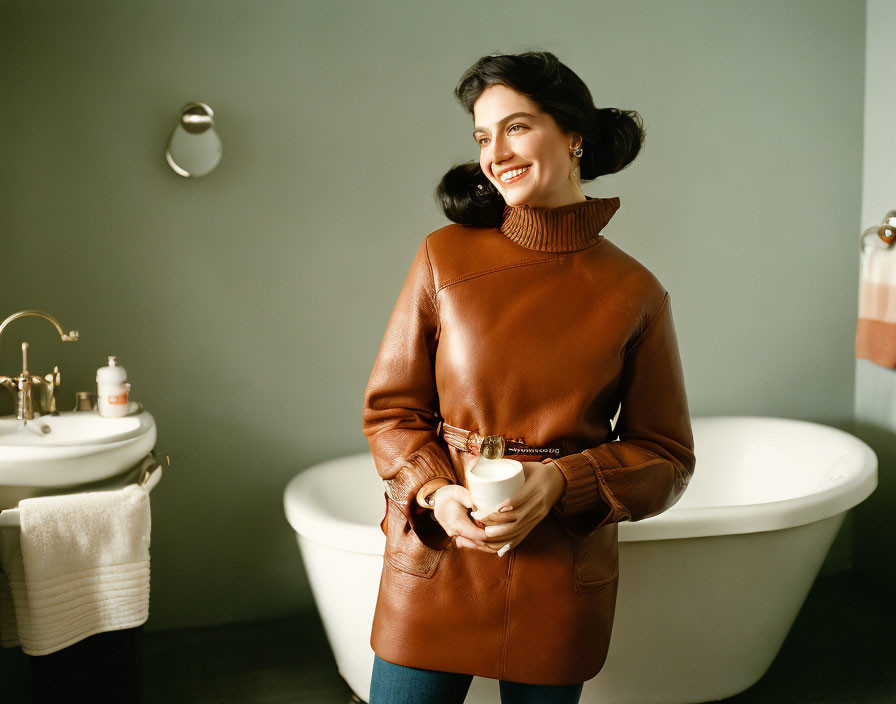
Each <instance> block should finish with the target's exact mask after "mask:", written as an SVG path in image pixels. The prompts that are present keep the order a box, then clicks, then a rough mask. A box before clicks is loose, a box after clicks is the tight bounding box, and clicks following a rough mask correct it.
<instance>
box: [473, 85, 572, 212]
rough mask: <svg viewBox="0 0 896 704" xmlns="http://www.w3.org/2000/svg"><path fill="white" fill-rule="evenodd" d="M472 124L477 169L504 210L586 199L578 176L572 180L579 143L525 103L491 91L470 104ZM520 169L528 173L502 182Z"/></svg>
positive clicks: (505, 91) (503, 89) (501, 90)
mask: <svg viewBox="0 0 896 704" xmlns="http://www.w3.org/2000/svg"><path fill="white" fill-rule="evenodd" d="M519 113H523V114H519ZM473 122H474V130H473V138H474V139H475V140H476V141H477V142H478V144H479V165H480V166H481V167H482V172H483V173H484V174H485V175H486V176H487V177H488V179H489V181H491V182H492V184H493V185H494V186H495V188H497V189H498V192H499V193H500V194H501V195H502V196H504V200H505V202H506V203H507V204H508V205H523V204H528V205H531V206H535V207H543V208H556V207H558V206H561V205H566V204H568V203H573V202H575V201H582V200H585V196H584V195H583V194H582V186H581V184H580V181H579V178H578V175H577V174H576V175H574V176H573V177H572V178H571V177H570V174H571V173H572V172H573V171H574V170H575V169H576V167H577V166H578V162H579V160H578V158H577V157H575V156H573V155H572V153H571V150H572V149H573V148H575V147H576V146H578V145H579V144H581V138H580V137H579V136H578V135H576V134H573V133H571V132H564V131H563V130H562V129H561V128H560V126H559V125H558V124H557V122H556V120H554V118H553V117H551V116H550V115H548V114H547V113H545V112H542V111H541V110H540V109H539V108H538V106H537V105H536V104H535V103H533V102H532V101H531V100H530V99H529V98H527V97H526V96H524V95H522V94H521V93H518V92H517V91H515V90H513V89H512V88H509V87H507V86H504V85H494V86H489V87H488V88H486V89H485V90H484V91H483V92H482V94H481V95H480V96H479V98H478V99H477V100H476V102H475V103H474V104H473ZM521 168H525V169H527V170H526V171H525V172H524V173H522V174H519V175H517V176H514V177H513V178H511V179H509V180H505V179H503V178H501V175H502V174H505V172H506V174H509V173H513V172H514V171H515V170H517V169H521ZM506 174H505V175H506Z"/></svg>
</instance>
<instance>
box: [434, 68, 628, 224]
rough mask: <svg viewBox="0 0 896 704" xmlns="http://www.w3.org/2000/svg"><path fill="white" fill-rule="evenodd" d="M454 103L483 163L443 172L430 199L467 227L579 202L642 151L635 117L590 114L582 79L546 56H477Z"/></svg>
mask: <svg viewBox="0 0 896 704" xmlns="http://www.w3.org/2000/svg"><path fill="white" fill-rule="evenodd" d="M455 96H456V97H457V99H458V100H459V101H460V103H461V104H462V105H463V107H464V109H465V110H466V111H467V112H469V113H470V114H471V115H472V116H473V118H474V122H475V125H474V127H473V139H474V140H475V142H476V143H477V145H478V147H479V162H478V163H476V162H468V163H464V164H459V165H457V166H455V167H454V168H452V169H451V170H450V171H448V173H446V174H445V175H444V177H443V178H442V180H441V182H440V183H439V185H438V187H437V189H436V195H437V197H438V199H439V201H440V202H441V204H442V208H443V210H444V211H445V214H446V215H447V216H448V217H449V218H450V219H451V220H452V221H454V222H457V223H460V224H464V225H477V226H480V227H494V226H497V225H498V224H500V222H501V220H502V218H503V211H504V206H505V205H520V204H528V205H530V206H533V207H538V206H541V207H549V208H550V207H556V206H558V205H565V204H567V203H571V202H577V201H584V200H585V197H584V195H583V193H582V188H581V184H582V182H583V181H590V180H593V179H595V178H598V177H599V176H603V175H606V174H613V173H616V172H618V171H621V170H622V169H624V168H625V167H626V166H628V164H630V163H631V162H632V161H633V160H634V159H635V157H636V156H637V155H638V153H639V152H640V150H641V147H642V146H643V143H644V137H645V131H644V129H643V123H642V120H641V116H640V115H639V114H638V113H637V112H636V111H634V110H622V109H618V108H613V107H606V108H598V107H595V105H594V101H593V99H592V97H591V92H590V91H589V89H588V87H587V86H586V85H585V83H584V82H583V81H582V80H581V78H579V76H577V75H576V74H575V73H574V72H573V71H572V70H571V69H570V68H568V67H567V66H566V65H564V64H563V63H561V62H560V60H559V59H557V57H556V56H554V55H553V54H551V53H549V52H527V53H523V54H516V55H514V54H507V55H503V54H493V55H491V56H487V57H483V58H482V59H480V60H479V61H478V62H476V64H474V65H473V66H471V67H470V68H469V69H468V70H467V72H466V73H465V74H464V76H463V77H462V78H461V80H460V82H459V83H458V85H457V88H456V89H455ZM521 168H522V169H527V170H526V171H525V172H523V173H519V174H515V173H514V170H519V169H521Z"/></svg>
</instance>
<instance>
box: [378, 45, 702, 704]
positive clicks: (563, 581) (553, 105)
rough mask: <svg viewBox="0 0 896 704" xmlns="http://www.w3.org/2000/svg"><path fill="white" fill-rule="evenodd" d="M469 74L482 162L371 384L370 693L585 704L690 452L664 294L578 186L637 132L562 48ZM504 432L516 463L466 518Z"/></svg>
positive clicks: (468, 103) (456, 176)
mask: <svg viewBox="0 0 896 704" xmlns="http://www.w3.org/2000/svg"><path fill="white" fill-rule="evenodd" d="M455 93H456V95H457V96H458V98H460V100H461V102H462V103H463V104H464V106H465V107H466V108H467V109H468V111H469V112H470V113H471V114H472V116H473V118H474V125H473V138H474V140H475V144H476V146H477V147H478V151H479V160H478V163H477V162H471V163H469V164H462V165H460V166H457V167H455V168H453V169H452V170H451V171H449V172H448V173H447V174H446V175H445V177H444V178H443V179H442V182H441V183H440V184H439V188H438V191H437V193H438V195H439V196H440V197H441V201H442V205H443V208H444V211H445V214H446V215H447V216H448V218H449V219H451V220H452V221H453V224H449V225H446V226H444V227H441V228H439V229H438V230H436V231H435V232H432V233H430V234H429V235H427V236H426V237H425V238H424V239H423V241H422V242H421V243H420V245H419V247H418V248H417V252H416V255H415V256H414V258H413V261H412V262H411V265H410V268H409V270H408V273H407V276H406V277H405V282H404V285H403V286H402V289H401V291H400V293H399V296H398V300H397V301H396V303H395V306H394V308H393V311H392V315H391V316H390V319H389V321H388V324H387V326H386V331H385V334H384V336H383V340H382V343H381V345H380V348H379V352H378V354H377V358H376V361H375V362H374V365H373V370H372V372H371V375H370V379H369V381H368V384H367V389H366V390H365V394H364V406H363V411H362V421H363V422H362V430H363V432H364V434H365V435H366V436H367V438H368V441H369V444H370V449H371V454H372V456H373V460H374V464H375V466H376V470H377V473H378V474H379V476H380V478H381V479H382V480H383V483H384V488H385V492H384V496H383V498H384V500H385V506H384V508H385V513H384V516H385V517H384V519H383V521H382V522H381V524H380V527H381V528H382V530H383V533H384V534H385V536H386V542H385V552H384V561H383V570H382V573H381V579H380V587H379V594H378V598H377V603H376V609H375V612H374V618H373V626H372V630H371V638H370V644H371V646H372V647H373V650H374V653H375V655H376V659H375V660H374V665H373V670H372V678H371V691H370V700H369V701H370V704H384V703H385V702H388V703H389V704H409V703H410V702H413V701H421V700H422V699H423V698H426V701H429V702H433V703H434V704H435V703H438V704H459V703H460V702H462V701H463V700H464V696H465V694H466V691H467V688H468V687H469V686H470V683H471V680H472V678H473V677H474V676H476V675H478V676H481V677H487V678H491V679H496V680H499V683H500V684H499V687H500V691H501V697H502V702H503V703H504V704H509V703H510V702H518V701H524V700H530V697H532V696H536V697H537V698H538V700H539V701H544V702H555V703H559V702H567V703H569V704H573V703H575V702H578V701H579V698H580V695H581V693H582V688H583V683H584V682H585V681H586V680H589V679H591V678H592V677H594V676H595V675H596V674H597V673H598V672H599V671H600V669H601V668H602V667H603V664H604V661H605V659H606V657H607V652H608V648H609V642H610V633H611V631H612V626H613V619H614V613H615V604H616V588H617V584H618V579H619V561H618V537H617V524H618V523H619V522H621V521H640V520H642V519H645V518H649V517H652V516H656V515H657V514H659V513H662V512H663V511H665V510H667V509H668V508H670V507H671V506H672V505H673V504H675V503H676V502H677V501H678V499H679V498H680V497H681V495H682V494H683V492H684V490H685V488H686V487H687V485H688V482H689V480H690V477H691V474H692V473H693V470H694V466H695V457H694V452H693V449H694V440H693V436H692V433H691V424H690V417H689V414H688V406H687V398H686V395H685V389H684V377H683V373H682V367H681V362H680V360H679V357H678V345H677V340H676V336H675V327H674V325H673V321H672V303H671V299H670V296H669V293H668V291H666V289H665V288H664V287H663V285H662V284H661V283H660V282H659V281H658V280H657V279H656V277H655V276H654V275H653V274H652V273H651V272H650V271H649V270H648V269H647V268H646V267H645V266H644V265H642V264H641V263H640V262H638V261H636V260H635V259H634V258H633V257H631V256H630V255H628V254H626V253H625V252H623V251H622V250H621V249H619V248H618V247H616V246H615V245H613V243H612V242H610V241H608V240H607V239H605V238H604V236H603V234H602V231H603V229H604V227H605V226H606V225H607V223H608V222H609V221H610V219H611V218H612V217H613V215H614V213H615V212H616V211H617V210H618V208H619V198H592V197H589V196H586V195H584V194H583V193H582V186H581V181H582V179H593V178H595V177H597V176H599V175H601V174H609V173H614V172H615V171H618V170H619V169H621V168H623V167H624V166H625V165H626V164H628V163H630V162H631V161H632V160H633V159H634V158H635V156H636V155H637V154H638V152H639V150H640V148H641V143H642V141H643V138H644V133H643V130H642V129H641V126H640V122H639V120H638V119H637V113H629V112H625V111H619V110H615V109H612V108H607V109H603V110H598V109H597V108H595V107H594V103H593V101H592V99H591V94H590V92H589V91H588V89H587V87H586V86H585V85H584V83H582V81H581V79H579V78H578V77H577V76H576V75H575V74H574V73H573V72H572V71H571V70H570V69H569V68H567V67H566V66H564V65H563V64H561V63H560V62H559V61H558V60H557V58H556V57H555V56H554V55H553V54H549V53H526V54H520V55H515V56H505V55H497V56H488V57H484V58H482V59H480V60H479V61H477V62H476V64H475V65H474V66H472V67H471V68H470V69H469V70H468V71H467V72H466V74H465V75H464V77H463V78H462V79H461V81H460V84H459V85H458V87H457V89H456V91H455ZM620 405H621V410H619V409H620ZM617 410H619V413H618V420H617V421H616V423H615V425H613V424H611V419H612V418H613V417H614V416H616V415H617ZM498 438H500V439H501V442H498V441H497V440H496V439H498ZM489 443H491V444H489ZM493 446H497V447H500V448H502V453H503V452H504V449H503V448H506V449H507V451H508V453H510V450H511V448H512V449H513V450H514V451H516V452H518V453H519V454H520V455H521V459H525V460H527V461H525V462H521V463H520V464H521V465H522V469H523V475H524V477H525V479H524V481H523V483H522V486H521V487H519V488H518V489H517V490H516V491H515V492H514V493H513V495H512V496H509V497H507V499H506V502H505V505H504V506H502V505H501V503H498V504H497V506H496V508H497V509H499V510H495V511H493V512H492V513H491V514H488V515H485V516H483V515H478V514H477V516H473V515H472V514H471V513H470V510H471V509H472V508H473V505H472V494H471V491H470V481H469V479H470V472H471V470H472V468H473V466H474V465H475V464H476V462H477V460H478V459H479V457H480V456H481V455H482V454H484V453H485V454H487V453H488V448H490V447H493ZM501 508H506V509H507V510H506V511H501V510H500V509H501ZM474 518H475V519H476V520H475V521H474ZM486 528H488V531H486V530H485V529H486ZM505 546H509V548H507V549H506V550H505V549H504V548H505ZM422 691H427V692H433V696H432V697H420V696H418V694H419V692H422Z"/></svg>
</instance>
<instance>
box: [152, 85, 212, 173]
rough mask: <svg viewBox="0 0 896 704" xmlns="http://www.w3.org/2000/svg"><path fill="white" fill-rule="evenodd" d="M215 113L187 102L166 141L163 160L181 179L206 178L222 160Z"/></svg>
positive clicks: (202, 104)
mask: <svg viewBox="0 0 896 704" xmlns="http://www.w3.org/2000/svg"><path fill="white" fill-rule="evenodd" d="M214 115H215V113H214V111H212V109H211V108H210V107H209V106H208V105H206V104H205V103H187V104H186V105H184V106H183V107H182V108H181V109H180V119H179V120H178V122H177V125H175V127H174V131H173V132H172V133H171V138H170V139H169V140H168V149H166V150H165V158H166V159H167V160H168V165H169V166H170V167H171V168H172V169H174V172H175V173H177V174H180V175H181V176H205V175H206V174H207V173H209V172H211V171H212V169H214V168H215V167H216V166H217V165H218V162H219V161H221V140H220V139H219V138H218V134H217V133H216V132H215V120H214Z"/></svg>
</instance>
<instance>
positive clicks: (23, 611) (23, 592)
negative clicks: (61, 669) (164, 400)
mask: <svg viewBox="0 0 896 704" xmlns="http://www.w3.org/2000/svg"><path fill="white" fill-rule="evenodd" d="M19 518H20V522H21V528H16V527H2V528H0V566H2V568H3V573H4V576H5V579H6V582H7V585H8V591H7V590H6V589H3V588H2V587H3V586H6V585H0V644H2V645H3V646H5V647H10V646H14V645H21V646H22V650H23V651H24V652H26V653H27V654H29V655H46V654H48V653H52V652H55V651H57V650H61V649H62V648H65V647H67V646H69V645H71V644H73V643H76V642H78V641H79V640H83V639H84V638H86V637H88V636H90V635H93V634H95V633H100V632H103V631H115V630H121V629H124V628H134V627H136V626H139V625H141V624H143V623H145V622H146V619H147V618H148V617H149V543H150V527H151V517H150V508H149V496H148V493H147V490H146V489H145V488H144V487H143V486H141V485H138V484H130V485H128V486H126V487H125V488H123V489H118V490H114V491H95V492H85V493H80V494H65V495H60V496H44V497H39V498H34V499H23V500H22V501H20V502H19ZM4 592H5V594H4ZM10 601H11V602H12V603H11V604H10ZM13 628H14V630H12V629H13Z"/></svg>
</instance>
